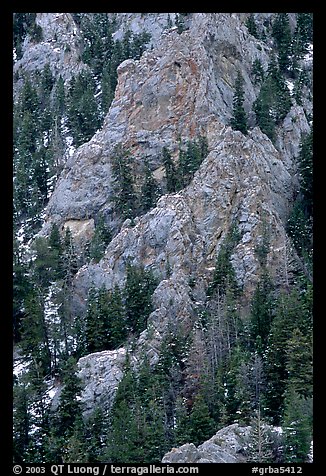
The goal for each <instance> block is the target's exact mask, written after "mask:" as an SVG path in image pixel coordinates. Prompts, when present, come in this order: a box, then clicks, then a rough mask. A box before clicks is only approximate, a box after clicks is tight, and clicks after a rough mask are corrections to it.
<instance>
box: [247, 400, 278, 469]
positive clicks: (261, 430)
mask: <svg viewBox="0 0 326 476" xmlns="http://www.w3.org/2000/svg"><path fill="white" fill-rule="evenodd" d="M249 438H250V439H249V444H248V448H247V450H246V452H247V455H248V456H247V461H248V462H253V463H270V462H272V457H273V452H272V443H273V441H272V438H271V435H270V430H269V429H268V427H267V425H266V423H265V422H264V421H263V420H262V418H261V412H260V408H258V409H257V411H256V412H255V416H254V418H253V419H252V420H251V430H250V435H249Z"/></svg>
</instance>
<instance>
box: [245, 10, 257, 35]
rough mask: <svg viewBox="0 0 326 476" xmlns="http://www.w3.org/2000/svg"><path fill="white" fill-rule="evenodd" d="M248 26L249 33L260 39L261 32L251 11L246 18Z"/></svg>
mask: <svg viewBox="0 0 326 476" xmlns="http://www.w3.org/2000/svg"><path fill="white" fill-rule="evenodd" d="M246 27H247V28H248V31H249V33H250V34H251V35H252V36H254V37H255V38H257V39H259V34H258V30H257V25H256V22H255V18H254V15H253V13H250V14H249V16H248V18H247V20H246Z"/></svg>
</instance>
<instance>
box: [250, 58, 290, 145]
mask: <svg viewBox="0 0 326 476" xmlns="http://www.w3.org/2000/svg"><path fill="white" fill-rule="evenodd" d="M291 106H292V101H291V97H290V92H289V89H288V87H287V85H286V83H285V81H284V78H283V77H282V75H281V73H280V70H279V68H278V65H277V62H276V60H275V58H272V60H271V62H270V64H269V66H268V70H267V75H266V77H265V80H264V82H263V84H262V86H261V89H260V92H259V94H258V97H257V99H256V101H255V102H254V105H253V108H254V111H255V114H256V119H257V124H258V126H259V127H260V129H261V131H262V132H263V133H264V134H266V135H267V136H268V137H269V138H270V139H271V140H272V141H274V140H275V126H276V125H278V124H280V123H281V122H282V121H283V119H284V118H285V116H286V115H287V113H288V112H289V111H290V109H291Z"/></svg>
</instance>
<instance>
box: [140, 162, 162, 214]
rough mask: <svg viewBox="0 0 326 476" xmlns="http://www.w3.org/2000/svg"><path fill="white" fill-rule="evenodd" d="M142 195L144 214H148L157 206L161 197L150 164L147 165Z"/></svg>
mask: <svg viewBox="0 0 326 476" xmlns="http://www.w3.org/2000/svg"><path fill="white" fill-rule="evenodd" d="M140 195H141V208H142V212H143V213H146V212H148V211H149V210H150V209H151V208H153V207H154V206H155V204H156V201H157V199H158V195H159V192H158V185H157V182H156V180H155V179H154V177H153V174H152V172H151V170H150V168H149V165H148V164H146V165H145V177H144V183H143V186H142V189H141V192H140Z"/></svg>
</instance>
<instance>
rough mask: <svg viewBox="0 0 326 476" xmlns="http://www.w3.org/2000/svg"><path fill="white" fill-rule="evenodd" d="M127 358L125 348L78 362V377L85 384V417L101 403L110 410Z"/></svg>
mask: <svg viewBox="0 0 326 476" xmlns="http://www.w3.org/2000/svg"><path fill="white" fill-rule="evenodd" d="M125 358H126V350H125V349H124V348H121V349H117V350H106V351H103V352H95V353H94V354H89V355H86V356H85V357H82V358H81V359H79V361H78V368H79V373H78V376H79V377H80V379H81V382H82V384H83V391H82V394H81V398H82V401H83V405H84V413H85V415H87V414H88V412H91V411H92V410H93V409H94V407H96V406H97V405H99V403H100V404H101V405H102V407H103V406H104V407H105V409H107V408H110V406H111V404H112V402H113V399H114V395H115V392H116V390H117V388H118V385H119V382H120V380H121V379H122V377H123V366H124V363H125Z"/></svg>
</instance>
